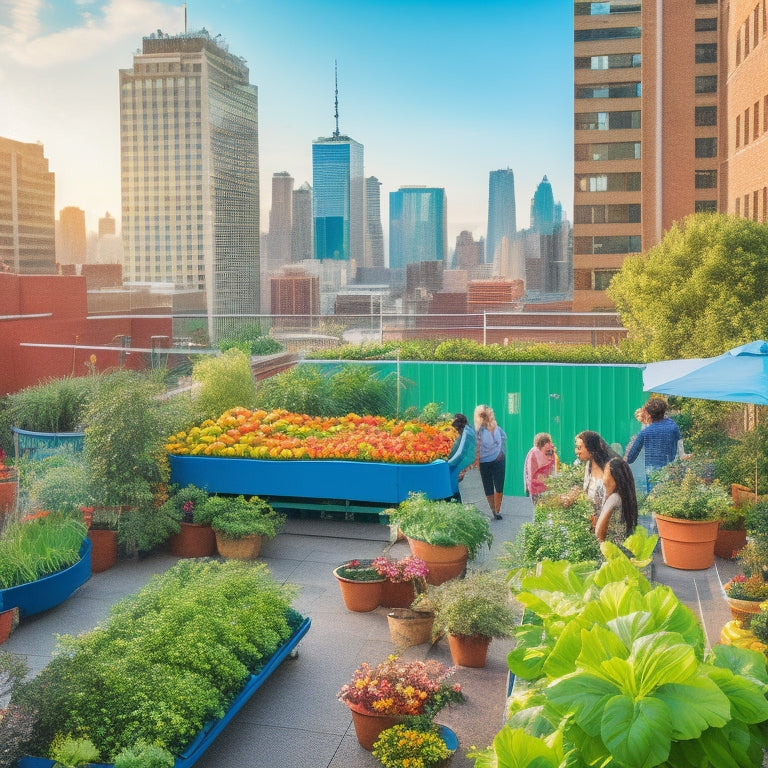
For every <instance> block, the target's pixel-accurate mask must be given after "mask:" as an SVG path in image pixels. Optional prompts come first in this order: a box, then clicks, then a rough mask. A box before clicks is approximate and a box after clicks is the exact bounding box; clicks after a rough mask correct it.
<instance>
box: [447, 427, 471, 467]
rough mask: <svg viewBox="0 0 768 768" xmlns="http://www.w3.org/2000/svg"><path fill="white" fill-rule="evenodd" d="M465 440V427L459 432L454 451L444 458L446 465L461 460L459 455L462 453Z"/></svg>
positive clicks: (453, 464) (454, 463)
mask: <svg viewBox="0 0 768 768" xmlns="http://www.w3.org/2000/svg"><path fill="white" fill-rule="evenodd" d="M466 442H467V430H466V427H465V428H464V430H463V431H462V433H461V437H460V438H459V442H458V445H457V446H456V449H455V450H454V451H451V455H450V456H449V457H448V458H447V459H446V461H447V463H448V466H449V467H453V466H455V465H456V464H458V463H459V462H460V461H461V456H462V454H463V453H464V444H465V443H466Z"/></svg>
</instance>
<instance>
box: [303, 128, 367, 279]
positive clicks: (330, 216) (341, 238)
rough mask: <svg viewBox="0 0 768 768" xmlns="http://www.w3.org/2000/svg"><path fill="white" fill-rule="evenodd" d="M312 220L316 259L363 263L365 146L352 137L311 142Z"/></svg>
mask: <svg viewBox="0 0 768 768" xmlns="http://www.w3.org/2000/svg"><path fill="white" fill-rule="evenodd" d="M312 218H313V221H314V230H315V258H316V259H334V260H337V261H349V260H350V259H355V261H356V262H357V263H358V265H361V264H362V263H363V256H364V252H365V246H364V232H365V177H364V175H363V145H362V144H360V143H358V142H357V141H355V140H354V139H350V138H349V136H340V135H338V134H336V133H334V135H333V136H331V137H329V138H320V139H316V140H315V141H313V142H312Z"/></svg>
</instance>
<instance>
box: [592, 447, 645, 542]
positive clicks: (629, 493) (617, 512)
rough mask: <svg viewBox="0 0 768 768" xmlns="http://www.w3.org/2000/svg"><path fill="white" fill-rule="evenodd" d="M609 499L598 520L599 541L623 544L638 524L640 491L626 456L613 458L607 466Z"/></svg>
mask: <svg viewBox="0 0 768 768" xmlns="http://www.w3.org/2000/svg"><path fill="white" fill-rule="evenodd" d="M603 486H604V487H605V501H604V502H603V506H602V508H601V510H600V514H599V515H598V517H597V522H596V523H595V536H597V540H598V541H606V540H608V541H612V542H613V543H614V544H617V545H620V544H621V543H622V542H623V541H624V539H626V538H627V536H629V535H630V534H631V533H632V532H633V531H634V530H635V526H636V525H637V493H636V492H635V478H634V477H633V475H632V470H631V469H630V468H629V464H627V462H626V461H624V459H621V458H614V459H611V460H610V461H609V462H608V463H607V464H606V465H605V466H604V467H603Z"/></svg>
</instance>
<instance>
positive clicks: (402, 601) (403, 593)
mask: <svg viewBox="0 0 768 768" xmlns="http://www.w3.org/2000/svg"><path fill="white" fill-rule="evenodd" d="M415 597H416V589H415V587H414V586H413V581H411V580H408V581H390V580H389V579H387V580H386V581H385V582H384V583H383V584H382V585H381V601H380V605H383V606H384V607H385V608H409V607H410V605H411V603H412V602H413V599H414V598H415Z"/></svg>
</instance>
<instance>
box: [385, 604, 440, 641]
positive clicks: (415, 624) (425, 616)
mask: <svg viewBox="0 0 768 768" xmlns="http://www.w3.org/2000/svg"><path fill="white" fill-rule="evenodd" d="M387 623H388V624H389V635H390V637H391V638H392V642H393V643H394V644H395V645H396V646H397V647H398V649H405V648H410V646H412V645H421V644H422V643H429V642H431V641H432V625H433V624H434V623H435V614H434V613H427V612H424V611H412V610H411V609H410V608H394V609H393V610H391V611H390V612H389V613H388V614H387Z"/></svg>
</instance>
